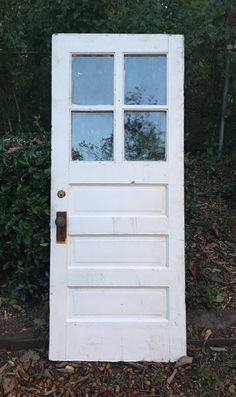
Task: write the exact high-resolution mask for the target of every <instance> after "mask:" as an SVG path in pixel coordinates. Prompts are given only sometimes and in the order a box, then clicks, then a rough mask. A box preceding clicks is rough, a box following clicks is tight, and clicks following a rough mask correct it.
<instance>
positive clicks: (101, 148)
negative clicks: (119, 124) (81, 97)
mask: <svg viewBox="0 0 236 397" xmlns="http://www.w3.org/2000/svg"><path fill="white" fill-rule="evenodd" d="M112 159H113V113H112V112H73V113H72V160H88V161H108V160H112Z"/></svg>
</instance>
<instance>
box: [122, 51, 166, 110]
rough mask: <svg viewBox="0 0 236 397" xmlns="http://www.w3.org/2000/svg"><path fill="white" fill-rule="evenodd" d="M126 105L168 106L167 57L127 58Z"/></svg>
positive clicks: (143, 56)
mask: <svg viewBox="0 0 236 397" xmlns="http://www.w3.org/2000/svg"><path fill="white" fill-rule="evenodd" d="M125 103H126V104H127V105H165V104H166V56H165V55H152V56H151V55H127V56H125Z"/></svg>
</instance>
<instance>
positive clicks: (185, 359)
mask: <svg viewBox="0 0 236 397" xmlns="http://www.w3.org/2000/svg"><path fill="white" fill-rule="evenodd" d="M192 362H193V357H189V356H182V357H180V358H179V359H178V361H176V363H175V368H179V367H183V366H184V365H191V364H192Z"/></svg>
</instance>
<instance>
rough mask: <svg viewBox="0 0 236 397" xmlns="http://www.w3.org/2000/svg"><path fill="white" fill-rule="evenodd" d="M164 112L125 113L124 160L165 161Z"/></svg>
mask: <svg viewBox="0 0 236 397" xmlns="http://www.w3.org/2000/svg"><path fill="white" fill-rule="evenodd" d="M165 140H166V114H165V112H125V159H126V160H144V161H145V160H146V161H148V160H149V161H150V160H152V161H155V160H165Z"/></svg>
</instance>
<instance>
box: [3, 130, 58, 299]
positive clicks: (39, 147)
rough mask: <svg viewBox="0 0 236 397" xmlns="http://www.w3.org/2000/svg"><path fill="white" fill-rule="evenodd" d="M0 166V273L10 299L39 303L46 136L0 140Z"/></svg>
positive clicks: (45, 245) (44, 253) (45, 228)
mask: <svg viewBox="0 0 236 397" xmlns="http://www.w3.org/2000/svg"><path fill="white" fill-rule="evenodd" d="M0 161H1V167H0V179H1V188H0V227H1V246H0V260H1V264H2V267H1V269H2V271H4V272H5V275H6V276H8V277H10V279H11V283H10V289H11V294H12V295H13V296H15V297H17V298H20V300H22V301H26V300H28V302H29V301H36V300H37V301H39V300H40V299H42V296H43V292H44V291H46V290H47V288H48V266H49V182H50V144H49V140H48V134H46V133H44V132H42V131H41V132H38V133H37V134H34V135H33V134H24V135H20V136H18V137H17V138H8V139H1V141H0ZM45 297H46V296H45Z"/></svg>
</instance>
